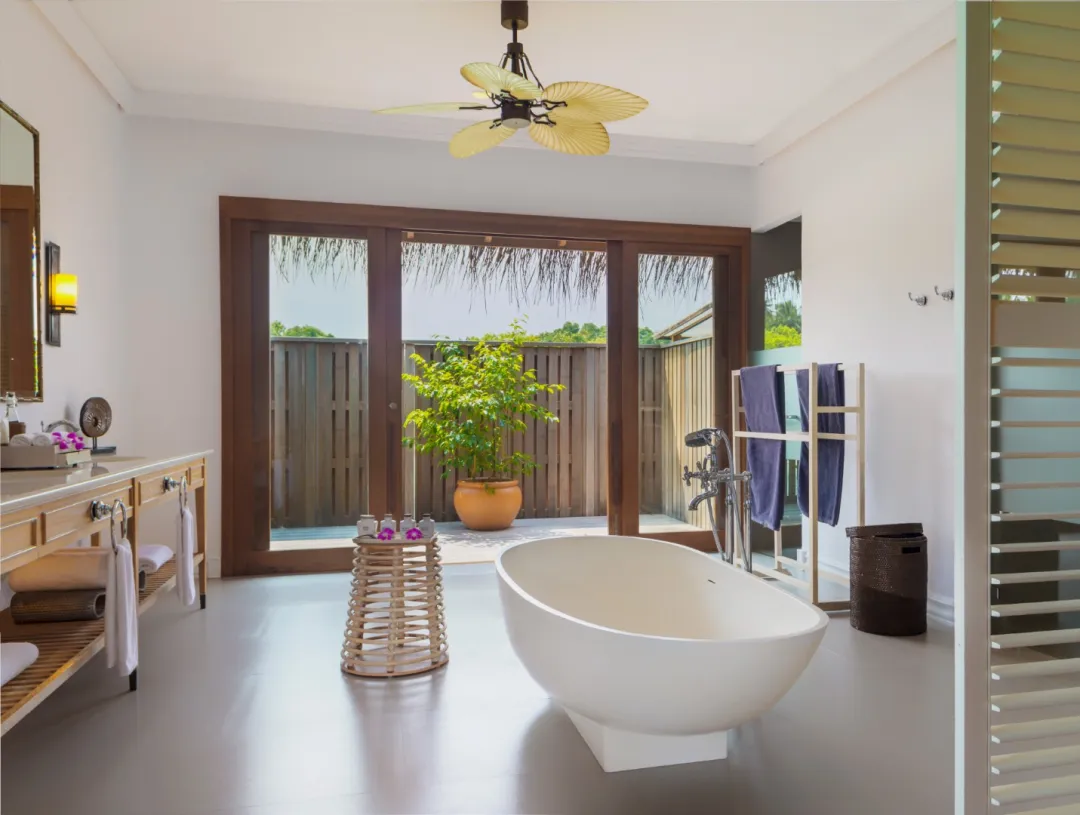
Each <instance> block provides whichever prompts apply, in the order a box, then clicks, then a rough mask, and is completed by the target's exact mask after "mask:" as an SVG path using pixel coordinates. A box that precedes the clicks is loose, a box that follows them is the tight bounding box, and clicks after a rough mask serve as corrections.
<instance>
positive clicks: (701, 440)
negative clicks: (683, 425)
mask: <svg viewBox="0 0 1080 815" xmlns="http://www.w3.org/2000/svg"><path fill="white" fill-rule="evenodd" d="M711 436H712V430H710V429H709V428H707V427H706V428H704V429H702V430H695V431H694V432H693V433H687V434H686V438H685V439H683V441H684V442H685V443H686V446H687V447H708V446H709V445H710V444H711Z"/></svg>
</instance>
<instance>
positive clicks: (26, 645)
mask: <svg viewBox="0 0 1080 815" xmlns="http://www.w3.org/2000/svg"><path fill="white" fill-rule="evenodd" d="M37 658H38V647H37V646H36V645H34V644H33V643H32V642H5V643H4V644H3V645H0V685H6V684H7V683H8V682H10V681H11V680H12V679H14V678H15V677H16V676H18V675H19V674H21V673H22V672H23V671H25V670H26V669H27V668H29V667H30V666H31V665H33V664H34V662H36V661H37Z"/></svg>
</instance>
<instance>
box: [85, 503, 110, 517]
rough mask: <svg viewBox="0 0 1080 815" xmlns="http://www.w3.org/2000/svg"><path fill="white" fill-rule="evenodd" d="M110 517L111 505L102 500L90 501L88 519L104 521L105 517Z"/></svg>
mask: <svg viewBox="0 0 1080 815" xmlns="http://www.w3.org/2000/svg"><path fill="white" fill-rule="evenodd" d="M111 517H112V505H111V504H107V503H106V502H104V501H97V500H94V501H91V502H90V519H91V520H94V521H104V520H105V519H106V518H111Z"/></svg>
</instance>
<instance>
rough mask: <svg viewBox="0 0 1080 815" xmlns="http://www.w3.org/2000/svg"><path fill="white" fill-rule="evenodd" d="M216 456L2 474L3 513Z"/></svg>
mask: <svg viewBox="0 0 1080 815" xmlns="http://www.w3.org/2000/svg"><path fill="white" fill-rule="evenodd" d="M213 452H214V451H213V450H204V451H202V452H199V453H190V454H188V455H186V456H172V457H170V458H136V457H133V456H100V457H97V458H95V459H93V460H92V461H91V462H90V463H89V464H87V465H83V466H81V467H71V468H70V469H65V470H6V471H4V472H3V473H0V513H5V514H6V513H8V512H16V511H18V510H20V509H26V508H28V507H33V506H37V505H38V504H46V503H49V502H50V501H56V500H58V499H60V498H66V497H68V496H70V495H78V494H79V493H81V492H84V491H85V490H87V489H97V488H98V487H106V486H108V485H109V484H114V483H118V482H120V481H127V480H129V479H132V478H137V477H138V476H140V475H144V474H145V473H151V472H153V471H154V470H160V469H164V468H167V467H171V466H173V465H177V464H183V463H184V462H187V461H195V460H198V459H201V458H208V457H209V456H210V455H211V454H212V453H213Z"/></svg>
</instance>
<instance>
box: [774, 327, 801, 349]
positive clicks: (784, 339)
mask: <svg viewBox="0 0 1080 815" xmlns="http://www.w3.org/2000/svg"><path fill="white" fill-rule="evenodd" d="M797 345H802V334H800V333H799V332H798V331H796V330H795V329H794V328H792V327H791V326H789V325H778V326H774V327H773V328H766V329H765V350H766V351H768V350H771V349H773V348H793V347H794V346H797Z"/></svg>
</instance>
